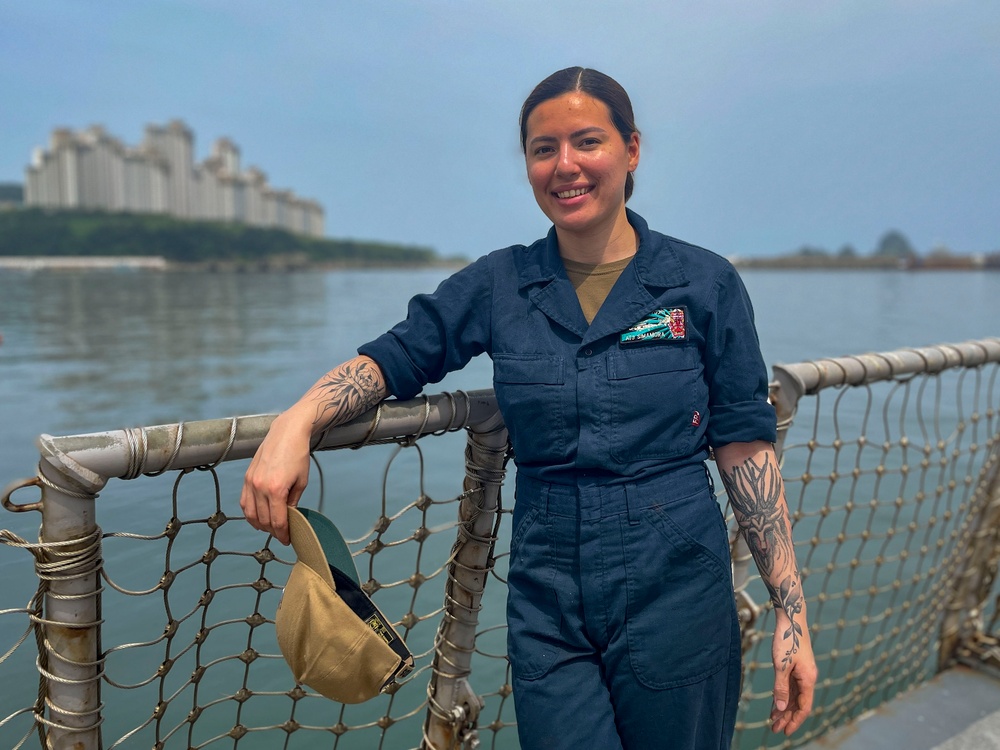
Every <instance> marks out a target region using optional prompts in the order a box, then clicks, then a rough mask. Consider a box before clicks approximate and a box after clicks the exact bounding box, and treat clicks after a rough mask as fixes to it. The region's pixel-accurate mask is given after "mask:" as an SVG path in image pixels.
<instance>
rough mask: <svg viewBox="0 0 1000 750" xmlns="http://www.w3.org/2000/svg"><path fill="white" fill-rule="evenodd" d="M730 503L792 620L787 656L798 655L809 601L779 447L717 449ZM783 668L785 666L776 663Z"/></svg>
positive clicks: (778, 603) (781, 609)
mask: <svg viewBox="0 0 1000 750" xmlns="http://www.w3.org/2000/svg"><path fill="white" fill-rule="evenodd" d="M715 459H716V464H717V465H718V467H719V474H720V475H721V477H722V482H723V484H724V485H725V487H726V492H727V494H728V496H729V503H730V505H731V507H732V509H733V514H734V515H735V517H736V522H737V524H739V527H740V530H741V531H742V532H743V536H744V538H745V539H746V542H747V546H748V547H749V548H750V553H751V554H752V555H753V559H754V562H756V563H757V569H758V570H759V571H760V576H761V579H762V580H763V581H764V585H765V586H767V590H768V592H769V594H770V596H771V601H772V602H773V604H774V609H775V613H776V615H777V616H778V618H779V622H780V620H781V618H782V616H783V615H784V616H787V618H788V623H787V624H786V625H785V626H784V631H783V634H785V638H784V641H785V643H784V646H785V651H786V653H785V658H784V659H783V660H782V664H781V665H780V666H781V667H784V666H786V665H787V664H788V662H790V661H792V659H793V658H794V655H795V654H796V653H797V652H798V649H799V644H800V641H801V638H802V634H803V631H804V630H805V628H806V603H805V597H804V596H803V593H802V580H801V577H800V576H799V570H798V565H797V564H796V561H795V547H794V546H793V544H792V527H791V522H790V519H789V515H788V506H787V503H786V501H785V490H784V484H783V482H782V480H781V471H780V470H779V468H778V460H777V457H776V456H775V453H774V448H773V446H772V445H771V444H770V443H768V442H765V441H757V442H754V443H731V444H729V445H725V446H721V447H719V448H717V449H716V450H715ZM776 666H779V665H776Z"/></svg>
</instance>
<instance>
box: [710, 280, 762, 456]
mask: <svg viewBox="0 0 1000 750" xmlns="http://www.w3.org/2000/svg"><path fill="white" fill-rule="evenodd" d="M712 293H713V295H714V304H713V305H711V306H710V309H711V310H712V315H711V317H710V319H709V325H708V331H707V336H706V346H705V373H706V378H707V380H708V388H709V409H710V412H709V413H710V418H709V423H708V430H707V432H708V442H709V444H710V445H711V446H712V447H720V446H723V445H727V444H728V443H749V442H753V441H754V440H767V441H768V442H771V443H773V442H774V441H775V440H776V439H777V420H776V417H775V412H774V407H773V406H771V404H770V403H769V402H768V400H767V394H768V386H767V384H768V378H767V368H766V366H765V364H764V358H763V356H762V355H761V353H760V341H759V340H758V338H757V329H756V327H755V325H754V316H753V306H752V305H751V303H750V297H749V295H748V294H747V291H746V288H745V287H744V286H743V281H742V280H741V279H740V277H739V274H738V273H737V272H736V269H735V268H733V267H732V266H731V265H728V264H727V266H726V268H724V269H723V270H722V272H720V274H719V276H718V278H717V279H716V281H715V284H714V286H713V290H712Z"/></svg>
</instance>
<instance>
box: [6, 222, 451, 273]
mask: <svg viewBox="0 0 1000 750" xmlns="http://www.w3.org/2000/svg"><path fill="white" fill-rule="evenodd" d="M12 255H29V256H30V255H40V256H75V257H87V256H123V255H131V256H135V255H139V256H161V257H163V258H165V259H166V260H167V261H168V262H170V263H183V264H200V265H207V266H219V267H244V266H247V267H258V268H260V267H276V268H294V267H306V266H313V265H319V266H352V267H362V266H404V265H430V264H433V263H436V262H440V260H441V259H440V258H439V257H438V256H437V254H436V253H435V252H434V251H433V250H432V249H430V248H425V247H415V246H404V245H394V244H389V243H383V242H374V241H366V240H334V239H320V238H316V237H306V236H303V235H297V234H292V233H290V232H287V231H284V230H281V229H264V228H260V227H250V226H246V225H244V224H229V223H221V222H208V221H182V220H179V219H175V218H172V217H169V216H160V215H138V214H120V213H102V212H85V211H67V210H50V209H38V208H31V209H21V210H8V211H0V256H12Z"/></svg>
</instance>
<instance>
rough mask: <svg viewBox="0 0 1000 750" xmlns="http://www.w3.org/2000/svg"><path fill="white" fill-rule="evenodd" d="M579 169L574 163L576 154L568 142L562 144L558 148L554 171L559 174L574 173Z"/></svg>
mask: <svg viewBox="0 0 1000 750" xmlns="http://www.w3.org/2000/svg"><path fill="white" fill-rule="evenodd" d="M579 171H580V168H579V166H578V165H577V163H576V154H575V153H574V151H573V147H572V146H571V145H570V144H563V145H562V146H561V147H560V149H559V160H558V161H557V162H556V172H557V173H558V174H559V175H560V176H565V175H574V174H576V173H577V172H579Z"/></svg>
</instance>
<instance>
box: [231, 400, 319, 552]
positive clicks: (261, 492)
mask: <svg viewBox="0 0 1000 750" xmlns="http://www.w3.org/2000/svg"><path fill="white" fill-rule="evenodd" d="M296 416H297V415H296V413H295V412H294V411H293V410H290V411H287V412H284V413H283V414H279V415H278V416H277V417H275V419H274V422H273V423H272V424H271V429H270V430H269V431H268V433H267V436H266V437H265V438H264V441H263V442H262V443H261V444H260V448H258V449H257V453H256V455H255V456H254V457H253V460H252V461H251V462H250V467H249V468H248V469H247V473H246V476H245V477H244V479H243V492H242V494H241V495H240V507H241V508H242V509H243V514H244V515H245V516H246V519H247V522H248V523H249V524H250V525H251V526H253V527H254V528H255V529H258V530H260V531H266V532H268V533H269V534H273V535H274V538H275V539H277V540H278V541H279V542H281V543H282V544H288V542H289V538H288V506H289V505H297V504H298V502H299V498H300V497H302V493H303V491H304V490H305V488H306V484H308V482H309V460H310V459H309V441H310V439H311V435H312V431H311V426H312V425H311V422H310V421H309V420H307V421H306V422H305V423H304V424H303V422H302V420H301V419H299V420H298V422H296V419H295V417H296Z"/></svg>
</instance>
